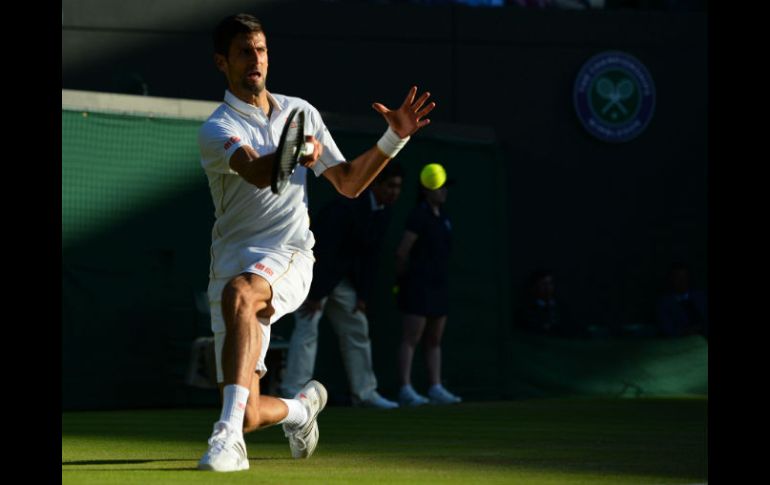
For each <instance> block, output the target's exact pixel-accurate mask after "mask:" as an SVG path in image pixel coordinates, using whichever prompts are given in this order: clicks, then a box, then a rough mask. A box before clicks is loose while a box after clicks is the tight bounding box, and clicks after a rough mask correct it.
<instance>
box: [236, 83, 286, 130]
mask: <svg viewBox="0 0 770 485" xmlns="http://www.w3.org/2000/svg"><path fill="white" fill-rule="evenodd" d="M267 100H268V101H269V102H270V104H271V105H272V106H273V111H276V112H281V111H283V109H284V106H283V104H282V103H280V102H279V101H278V100H277V99H276V98H275V97H274V96H273V95H272V94H270V93H269V92H268V93H267ZM225 103H226V104H227V105H228V106H230V107H231V108H233V109H234V110H235V111H237V112H238V113H240V114H241V116H244V117H246V118H254V119H257V120H259V121H262V122H266V121H267V113H264V112H263V111H262V110H261V109H260V108H257V107H256V106H254V105H253V104H249V103H246V102H244V101H242V100H241V99H240V98H238V96H236V95H234V94H233V93H231V92H230V90H229V89H225Z"/></svg>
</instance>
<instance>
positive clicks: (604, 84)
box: [596, 77, 634, 115]
mask: <svg viewBox="0 0 770 485" xmlns="http://www.w3.org/2000/svg"><path fill="white" fill-rule="evenodd" d="M596 92H597V93H599V96H601V97H602V98H604V99H606V100H607V104H605V105H604V107H603V108H602V114H605V113H606V112H607V110H608V109H610V108H612V107H613V106H617V107H618V108H619V109H620V111H622V112H623V114H624V115H625V114H628V110H627V109H626V107H625V106H623V103H622V101H623V100H625V99H628V98H630V97H631V95H632V94H634V84H633V83H632V82H631V81H629V80H628V79H623V80H622V81H620V82H619V83H618V84H615V83H613V82H612V81H611V80H610V79H607V78H606V77H603V78H601V79H599V81H598V82H597V83H596Z"/></svg>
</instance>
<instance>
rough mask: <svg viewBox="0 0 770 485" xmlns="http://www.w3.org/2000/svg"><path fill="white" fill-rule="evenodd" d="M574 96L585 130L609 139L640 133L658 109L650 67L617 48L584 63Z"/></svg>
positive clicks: (621, 138) (576, 82)
mask: <svg viewBox="0 0 770 485" xmlns="http://www.w3.org/2000/svg"><path fill="white" fill-rule="evenodd" d="M573 97H574V101H575V111H576V112H577V115H578V118H579V119H580V122H581V123H583V126H584V127H585V129H586V130H588V132H589V133H591V134H592V135H594V136H595V137H597V138H599V139H600V140H604V141H608V142H624V141H629V140H632V139H634V138H636V137H637V136H639V134H640V133H641V132H642V131H644V129H645V127H647V124H648V123H649V122H650V119H652V113H653V111H654V110H655V84H654V83H653V81H652V76H650V73H649V72H648V71H647V68H645V67H644V65H643V64H642V63H641V62H639V60H638V59H636V58H635V57H633V56H631V55H629V54H626V53H624V52H618V51H609V52H602V53H601V54H597V55H595V56H593V57H592V58H590V59H589V60H588V61H586V63H585V64H583V67H582V68H581V69H580V72H579V73H578V76H577V79H576V80H575V88H574V93H573Z"/></svg>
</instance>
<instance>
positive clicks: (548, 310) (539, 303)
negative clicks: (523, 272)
mask: <svg viewBox="0 0 770 485" xmlns="http://www.w3.org/2000/svg"><path fill="white" fill-rule="evenodd" d="M518 321H519V325H520V327H521V328H522V329H524V330H526V331H529V332H533V333H538V334H543V335H558V336H562V337H567V336H569V337H572V336H577V335H578V333H579V332H577V329H576V328H575V327H574V325H573V324H572V322H571V321H570V319H569V317H568V314H567V311H566V308H565V306H564V304H563V303H562V302H561V301H559V300H558V299H557V298H556V285H555V283H554V277H553V272H551V271H549V270H539V271H535V272H533V273H532V275H531V276H530V279H529V285H528V295H527V300H526V302H525V304H524V306H523V307H522V308H521V309H520V311H519V318H518Z"/></svg>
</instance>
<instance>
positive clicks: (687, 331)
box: [657, 263, 708, 339]
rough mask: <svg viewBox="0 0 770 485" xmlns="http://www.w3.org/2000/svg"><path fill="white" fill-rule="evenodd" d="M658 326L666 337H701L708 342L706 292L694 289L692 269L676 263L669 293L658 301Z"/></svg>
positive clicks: (671, 273)
mask: <svg viewBox="0 0 770 485" xmlns="http://www.w3.org/2000/svg"><path fill="white" fill-rule="evenodd" d="M657 313H658V324H659V325H660V329H661V331H662V333H663V335H665V336H667V337H681V336H685V335H695V334H701V335H703V336H704V337H706V339H708V306H707V299H706V292H704V291H701V290H697V289H694V288H693V286H692V277H691V273H690V269H689V267H688V266H687V265H685V264H682V263H675V264H673V265H672V266H671V269H670V270H669V273H668V291H667V292H666V293H665V294H664V295H663V296H662V297H661V298H660V300H659V301H658V312H657Z"/></svg>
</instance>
